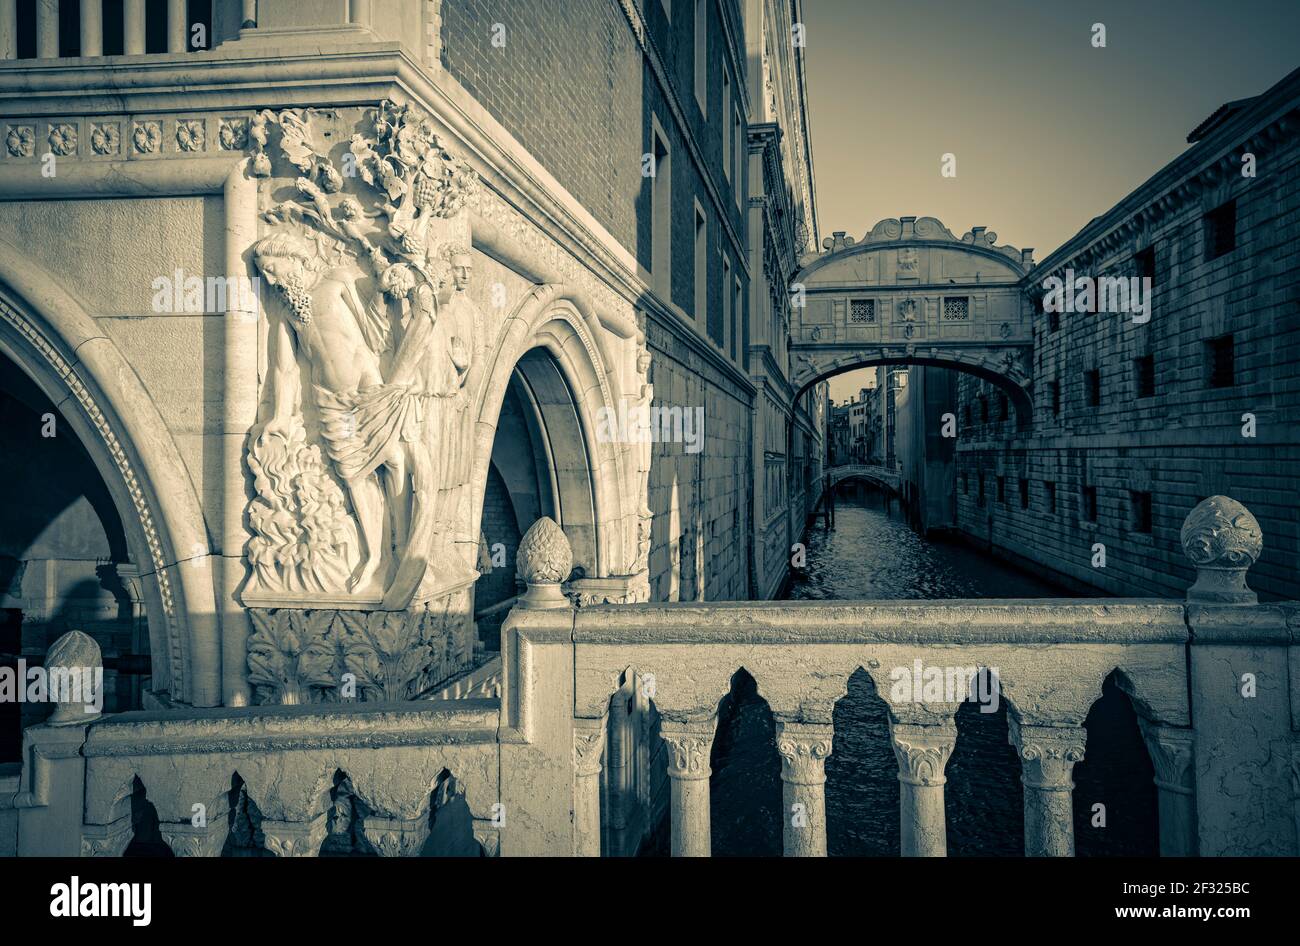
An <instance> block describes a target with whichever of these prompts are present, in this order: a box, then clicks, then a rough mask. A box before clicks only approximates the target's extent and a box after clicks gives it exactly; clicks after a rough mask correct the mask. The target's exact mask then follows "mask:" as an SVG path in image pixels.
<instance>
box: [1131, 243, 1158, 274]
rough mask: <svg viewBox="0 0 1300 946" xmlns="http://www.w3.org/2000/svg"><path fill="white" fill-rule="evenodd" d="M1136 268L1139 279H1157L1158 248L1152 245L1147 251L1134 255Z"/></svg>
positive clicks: (1140, 251)
mask: <svg viewBox="0 0 1300 946" xmlns="http://www.w3.org/2000/svg"><path fill="white" fill-rule="evenodd" d="M1133 264H1134V268H1135V269H1136V270H1137V273H1136V275H1137V277H1138V278H1139V279H1141V278H1144V277H1145V278H1147V279H1150V280H1152V281H1154V280H1155V278H1156V247H1155V244H1154V243H1153V244H1151V245H1150V246H1148V247H1147V248H1146V249H1145V250H1138V252H1136V253H1134V254H1133Z"/></svg>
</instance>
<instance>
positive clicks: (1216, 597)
mask: <svg viewBox="0 0 1300 946" xmlns="http://www.w3.org/2000/svg"><path fill="white" fill-rule="evenodd" d="M1180 538H1181V540H1182V543H1183V552H1185V553H1186V555H1187V557H1188V558H1189V559H1191V561H1192V564H1193V565H1195V566H1196V584H1194V585H1192V587H1191V588H1189V589H1188V590H1187V600H1188V601H1217V602H1221V603H1224V604H1255V603H1256V601H1257V600H1258V599H1257V598H1256V596H1255V592H1253V591H1251V590H1250V588H1249V587H1247V586H1246V572H1247V570H1248V569H1249V568H1250V566H1252V565H1254V564H1255V562H1256V560H1257V559H1258V558H1259V553H1260V552H1261V551H1263V549H1264V535H1263V533H1262V532H1261V531H1260V528H1259V523H1258V522H1256V521H1255V517H1254V516H1252V515H1251V514H1250V510H1248V509H1247V508H1246V507H1245V506H1243V505H1242V504H1241V503H1239V502H1237V501H1236V500H1235V499H1230V498H1229V497H1227V496H1211V497H1210V498H1209V499H1206V500H1203V501H1202V502H1201V503H1200V504H1199V505H1197V507H1196V508H1195V509H1193V510H1192V511H1191V513H1190V514H1188V516H1187V519H1186V520H1185V521H1184V522H1183V531H1182V533H1181V535H1180Z"/></svg>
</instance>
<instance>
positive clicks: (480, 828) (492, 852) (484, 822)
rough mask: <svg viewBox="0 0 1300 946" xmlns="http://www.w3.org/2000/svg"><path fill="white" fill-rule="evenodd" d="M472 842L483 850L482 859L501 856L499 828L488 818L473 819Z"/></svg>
mask: <svg viewBox="0 0 1300 946" xmlns="http://www.w3.org/2000/svg"><path fill="white" fill-rule="evenodd" d="M474 840H475V841H477V842H478V843H479V847H481V848H483V856H484V857H499V856H500V855H501V828H500V826H499V825H497V823H496V822H494V821H492V820H491V819H490V818H475V819H474Z"/></svg>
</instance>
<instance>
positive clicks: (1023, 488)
mask: <svg viewBox="0 0 1300 946" xmlns="http://www.w3.org/2000/svg"><path fill="white" fill-rule="evenodd" d="M1020 508H1021V509H1028V508H1029V480H1027V479H1024V478H1023V477H1021V479H1020Z"/></svg>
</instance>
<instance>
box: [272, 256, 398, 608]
mask: <svg viewBox="0 0 1300 946" xmlns="http://www.w3.org/2000/svg"><path fill="white" fill-rule="evenodd" d="M253 258H254V260H255V262H256V263H257V268H258V270H259V271H260V272H261V273H262V278H264V279H265V280H266V281H267V282H268V283H269V284H270V285H272V286H275V287H277V288H278V289H279V290H280V292H281V293H282V294H283V296H284V300H285V303H286V304H287V306H288V310H289V314H288V317H287V318H284V319H281V320H280V321H279V323H278V324H277V326H276V327H275V330H274V331H275V336H276V338H275V347H276V356H275V366H274V369H273V371H274V381H275V383H274V392H275V393H274V403H273V413H272V416H271V419H270V420H269V421H268V422H267V425H266V430H267V431H274V430H277V429H286V428H287V427H288V426H289V424H290V423H291V420H292V418H293V415H294V414H295V413H296V407H297V403H298V401H299V400H300V398H301V386H300V384H299V380H298V364H297V352H298V351H301V352H302V353H303V355H304V356H305V358H306V360H307V362H308V364H309V365H310V366H311V378H310V380H311V385H312V390H313V392H314V395H315V400H316V404H317V407H318V408H320V410H321V415H322V418H323V419H324V428H325V429H324V436H325V440H326V448H327V452H328V453H329V455H330V458H331V459H332V460H333V461H334V463H335V466H336V469H337V472H338V474H339V477H340V478H341V479H342V480H343V482H344V485H345V486H346V487H347V489H348V495H349V497H350V499H351V500H352V507H353V509H354V511H355V512H356V517H357V524H358V526H359V529H360V532H361V538H362V541H363V543H364V545H365V548H364V550H363V552H362V556H361V562H360V564H359V565H358V566H357V568H356V570H355V571H354V572H353V574H352V576H351V577H350V578H349V580H348V590H349V591H356V590H357V589H359V588H364V587H365V586H366V585H367V584H368V583H369V582H370V580H371V579H372V578H373V577H374V576H375V574H376V572H377V571H378V569H379V567H380V565H381V563H382V561H383V552H384V548H385V539H384V536H385V530H384V495H383V490H382V488H381V486H380V483H379V480H378V477H377V475H376V473H375V467H374V466H370V467H368V468H366V467H363V466H359V465H355V464H350V463H348V462H347V457H348V456H349V454H350V451H351V449H352V445H353V444H354V443H355V441H356V438H357V436H358V433H359V431H358V427H357V417H356V415H355V414H353V413H352V412H351V411H350V410H349V409H348V408H347V407H346V406H345V405H348V404H349V403H350V402H351V401H352V399H354V398H355V396H356V394H357V392H358V391H360V390H364V389H368V388H372V387H375V386H378V385H380V384H381V383H382V381H383V378H382V377H381V375H380V369H379V357H378V355H377V354H376V353H375V352H374V351H372V350H371V348H370V346H369V345H367V344H366V339H365V337H364V335H363V333H362V330H361V326H362V325H363V324H364V321H365V317H366V316H365V310H364V307H363V306H362V304H361V300H360V298H359V297H358V295H357V291H356V287H355V286H354V285H353V282H352V279H351V277H350V275H349V274H348V273H347V272H346V271H345V270H343V269H340V268H335V267H332V266H331V265H330V264H329V263H328V262H327V261H326V260H324V259H322V258H321V257H320V255H319V254H318V252H317V250H316V247H315V246H314V245H313V244H312V243H311V242H309V241H308V240H306V239H305V238H303V237H302V236H299V235H297V234H294V233H276V234H272V235H271V236H268V237H264V238H263V239H261V240H259V241H258V242H257V243H256V244H255V245H254V247H253ZM340 408H341V409H340Z"/></svg>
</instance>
